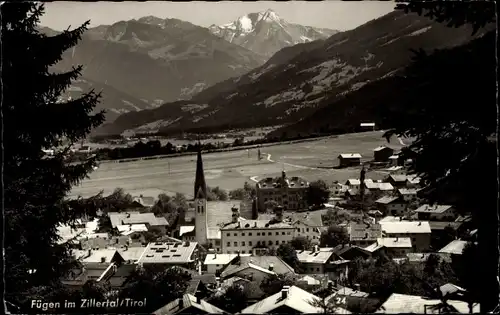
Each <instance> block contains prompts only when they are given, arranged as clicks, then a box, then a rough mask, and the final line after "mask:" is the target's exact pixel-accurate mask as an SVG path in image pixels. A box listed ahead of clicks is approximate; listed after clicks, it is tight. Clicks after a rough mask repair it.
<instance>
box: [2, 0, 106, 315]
mask: <svg viewBox="0 0 500 315" xmlns="http://www.w3.org/2000/svg"><path fill="white" fill-rule="evenodd" d="M43 12H44V7H43V5H41V4H39V3H35V2H7V3H3V4H2V6H1V17H2V18H1V26H2V34H1V36H2V37H1V38H2V71H1V72H2V80H3V86H2V89H3V90H2V114H3V119H2V123H3V126H4V132H3V139H2V143H3V149H4V150H3V154H4V156H3V163H4V168H3V180H4V183H3V184H4V185H3V188H4V195H3V201H4V211H5V212H4V214H5V216H4V218H5V228H4V245H5V252H4V253H5V254H4V255H5V256H4V257H5V260H4V263H5V270H6V271H8V272H5V273H4V277H5V278H4V279H5V291H6V294H5V299H6V300H7V301H9V305H12V304H14V305H17V306H19V307H20V308H21V311H22V310H23V308H24V307H28V308H29V301H30V299H31V298H32V297H34V296H40V295H39V294H40V293H41V292H51V293H54V290H55V289H54V290H51V289H50V288H52V287H54V288H55V287H58V282H59V279H60V277H61V276H62V275H64V274H65V272H66V271H67V270H68V269H69V268H70V267H71V266H73V263H74V259H73V258H72V255H71V253H70V250H69V248H68V246H67V245H66V244H61V245H59V244H58V240H59V237H58V235H57V226H58V225H59V224H68V223H71V222H74V220H75V219H77V218H79V217H81V215H82V214H83V212H84V211H85V210H84V209H86V208H84V207H83V206H82V204H81V203H80V201H73V202H67V201H66V200H65V197H66V195H67V194H68V192H69V191H70V190H71V187H72V186H73V185H75V184H76V183H78V182H79V181H80V180H82V179H84V178H85V176H86V175H87V174H88V173H89V172H90V171H91V170H92V167H93V166H94V160H92V159H89V160H86V161H84V162H82V163H79V164H72V165H69V163H67V160H66V156H67V152H69V145H68V144H66V145H64V144H63V141H65V143H69V144H73V143H77V142H78V141H80V140H81V139H84V138H85V136H86V135H87V134H88V133H89V132H90V130H91V129H92V128H95V127H96V126H98V125H100V124H101V123H102V122H103V120H104V115H103V113H102V112H100V113H97V114H92V111H93V109H94V108H95V106H96V104H97V103H98V100H99V97H100V95H98V94H95V93H94V92H93V91H90V92H89V93H86V94H84V95H83V96H82V97H80V98H79V99H74V100H71V101H67V102H61V101H60V99H59V98H60V96H61V93H62V92H63V91H64V90H65V89H66V88H67V87H68V86H69V85H70V83H71V81H72V80H74V79H76V78H78V76H79V75H80V71H81V69H82V67H81V66H79V67H77V68H73V69H72V70H71V71H68V72H66V73H51V72H50V69H49V68H50V67H51V66H53V65H54V64H56V63H57V62H59V61H60V60H61V56H62V53H63V52H64V51H65V50H67V49H69V48H71V47H73V46H74V45H75V44H76V43H77V42H78V40H79V39H80V38H81V36H82V33H83V32H84V31H85V30H86V28H87V26H88V22H86V23H85V24H84V25H82V26H80V27H78V28H76V29H74V30H72V31H64V32H62V33H61V34H59V35H56V36H51V37H48V36H45V35H43V34H41V33H40V32H39V31H38V29H37V25H38V23H39V19H40V16H41V15H42V14H43ZM52 148H56V149H57V153H56V154H55V155H54V156H52V157H48V158H47V157H44V156H43V152H42V149H52ZM91 202H92V201H91ZM89 214H90V215H92V213H89ZM48 288H49V289H48ZM26 304H27V305H26ZM12 311H13V312H19V311H20V310H19V309H15V308H13V309H12Z"/></svg>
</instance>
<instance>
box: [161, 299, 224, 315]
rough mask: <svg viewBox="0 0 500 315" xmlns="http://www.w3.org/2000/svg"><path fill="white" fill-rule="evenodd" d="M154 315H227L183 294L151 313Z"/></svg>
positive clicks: (200, 300)
mask: <svg viewBox="0 0 500 315" xmlns="http://www.w3.org/2000/svg"><path fill="white" fill-rule="evenodd" d="M153 314H154V315H172V314H182V315H184V314H185V315H191V314H229V313H228V312H225V311H223V310H221V309H220V308H218V307H216V306H214V305H212V304H210V303H208V302H206V301H204V300H202V299H201V298H199V297H196V296H194V295H192V294H184V295H183V296H182V297H181V298H179V299H176V300H174V301H172V302H170V303H168V304H167V305H165V306H163V307H161V308H159V309H157V310H156V311H154V312H153Z"/></svg>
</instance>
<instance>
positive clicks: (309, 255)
mask: <svg viewBox="0 0 500 315" xmlns="http://www.w3.org/2000/svg"><path fill="white" fill-rule="evenodd" d="M297 258H298V260H299V262H300V263H301V265H302V270H303V271H304V273H306V274H324V273H326V271H327V265H328V264H329V263H330V262H331V261H333V260H334V258H335V256H334V255H333V252H331V251H328V252H325V251H319V249H318V247H317V246H314V249H313V250H298V251H297Z"/></svg>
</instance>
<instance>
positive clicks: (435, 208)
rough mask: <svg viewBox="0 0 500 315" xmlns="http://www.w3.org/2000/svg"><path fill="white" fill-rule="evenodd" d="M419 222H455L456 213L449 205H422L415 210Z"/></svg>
mask: <svg viewBox="0 0 500 315" xmlns="http://www.w3.org/2000/svg"><path fill="white" fill-rule="evenodd" d="M415 212H416V213H417V216H418V219H419V220H431V221H432V220H435V221H455V219H456V218H457V213H456V211H455V208H453V206H450V205H432V206H431V205H428V204H425V205H422V206H420V207H419V208H418V209H417V210H415Z"/></svg>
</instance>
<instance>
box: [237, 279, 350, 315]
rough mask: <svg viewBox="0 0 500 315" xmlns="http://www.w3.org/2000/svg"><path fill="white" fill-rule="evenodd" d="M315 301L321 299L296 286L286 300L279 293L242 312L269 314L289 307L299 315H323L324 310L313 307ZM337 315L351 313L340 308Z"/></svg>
mask: <svg viewBox="0 0 500 315" xmlns="http://www.w3.org/2000/svg"><path fill="white" fill-rule="evenodd" d="M314 300H320V298H318V297H317V296H315V295H313V294H311V293H309V292H307V291H304V290H302V289H300V288H298V287H296V286H291V287H289V288H288V291H287V295H286V298H283V296H282V292H278V293H276V294H273V295H271V296H270V297H268V298H265V299H263V300H261V301H259V302H257V303H255V304H253V305H250V306H249V307H247V308H245V309H244V310H242V311H241V313H242V314H267V313H271V312H272V311H273V310H275V309H277V308H279V307H282V306H287V307H289V308H291V309H293V310H296V311H297V312H299V313H304V314H311V313H323V312H324V311H323V309H322V308H320V307H316V306H312V305H311V302H313V301H314ZM335 313H338V314H350V312H349V311H347V310H345V309H342V308H340V307H339V308H338V311H337V312H335Z"/></svg>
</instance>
